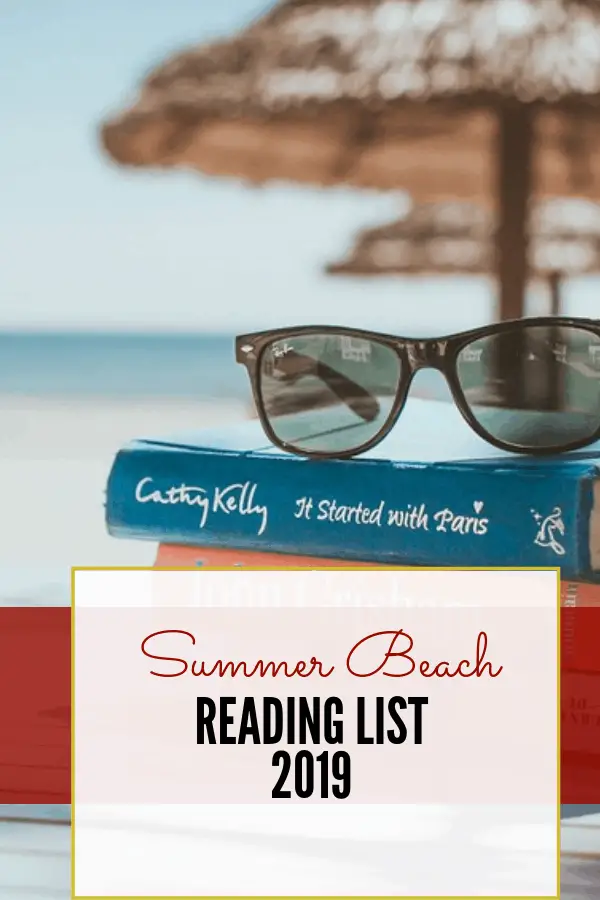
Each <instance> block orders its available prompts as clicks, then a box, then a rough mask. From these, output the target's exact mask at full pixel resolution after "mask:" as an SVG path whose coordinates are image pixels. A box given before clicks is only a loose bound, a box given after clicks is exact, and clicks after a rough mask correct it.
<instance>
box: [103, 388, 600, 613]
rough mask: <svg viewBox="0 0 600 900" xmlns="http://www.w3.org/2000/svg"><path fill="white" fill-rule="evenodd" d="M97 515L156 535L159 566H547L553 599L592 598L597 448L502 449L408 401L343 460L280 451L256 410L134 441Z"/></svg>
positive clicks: (111, 524)
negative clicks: (555, 572)
mask: <svg viewBox="0 0 600 900" xmlns="http://www.w3.org/2000/svg"><path fill="white" fill-rule="evenodd" d="M106 518H107V526H108V530H109V532H110V533H111V534H112V535H114V536H115V537H122V538H129V539H131V538H137V539H142V540H151V541H154V542H156V543H158V544H159V545H160V546H159V551H158V556H157V560H156V564H157V566H160V567H191V566H244V565H251V566H256V567H258V566H265V567H268V566H276V565H279V566H285V565H290V566H313V567H316V566H327V565H330V566H331V565H337V566H342V565H348V566H350V565H353V566H356V565H361V564H362V565H371V566H373V565H382V566H386V565H395V566H398V565H404V566H469V567H503V566H505V567H519V566H522V567H536V566H540V567H542V566H549V567H560V569H561V573H562V578H563V585H562V601H563V604H564V605H566V606H569V605H571V606H572V605H578V604H581V603H585V604H594V605H600V445H595V446H593V447H591V448H586V449H585V450H582V451H578V452H572V453H570V454H567V455H563V456H555V457H526V456H519V455H516V454H515V455H513V454H509V453H505V452H503V451H501V450H497V449H495V448H494V447H491V446H489V445H488V444H486V443H485V442H484V441H482V440H481V439H480V438H478V437H477V436H476V435H475V434H474V433H473V432H471V431H470V429H469V428H468V427H467V425H466V424H465V423H464V422H463V420H462V419H461V417H460V414H459V413H458V411H457V410H456V409H455V408H454V406H452V405H451V404H449V403H442V402H436V401H429V400H412V401H408V403H407V405H406V408H405V410H404V412H403V414H402V416H401V418H400V421H399V422H398V424H397V426H396V428H395V429H394V430H393V432H392V433H391V434H390V435H389V436H388V437H387V438H386V439H385V440H384V441H383V442H382V443H381V444H380V445H379V446H378V447H375V448H374V449H372V450H371V451H369V452H367V453H365V454H363V455H362V456H360V457H358V458H356V459H351V460H312V459H306V458H302V457H298V456H294V455H291V454H286V453H284V452H282V451H281V450H279V449H277V448H276V447H274V446H272V445H271V444H269V443H268V441H267V439H266V438H265V436H264V433H263V431H262V428H261V426H260V424H259V422H258V421H256V420H254V421H248V422H244V423H241V424H240V425H236V426H233V427H229V428H222V429H219V430H217V431H193V432H190V433H187V434H179V435H172V436H170V437H156V436H152V437H147V438H141V439H138V440H134V441H132V442H131V443H130V444H129V445H127V446H126V447H124V448H123V449H122V450H121V451H120V452H119V453H118V455H117V457H116V460H115V462H114V465H113V468H112V471H111V474H110V478H109V482H108V488H107V498H106Z"/></svg>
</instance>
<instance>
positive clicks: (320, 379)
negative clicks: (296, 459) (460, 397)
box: [259, 333, 401, 454]
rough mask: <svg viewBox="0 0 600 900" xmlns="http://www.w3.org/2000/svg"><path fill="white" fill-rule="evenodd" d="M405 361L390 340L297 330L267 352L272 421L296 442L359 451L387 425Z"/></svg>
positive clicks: (264, 383)
mask: <svg viewBox="0 0 600 900" xmlns="http://www.w3.org/2000/svg"><path fill="white" fill-rule="evenodd" d="M400 369H401V363H400V359H399V358H398V356H397V354H396V353H395V352H394V350H392V349H391V348H390V347H387V346H386V345H385V344H380V343H378V342H377V341H371V340H364V339H362V338H360V339H359V338H357V337H351V336H349V335H344V334H337V333H328V334H309V335H307V334H302V335H300V334H299V335H289V336H288V337H286V338H285V339H281V340H278V341H276V342H274V343H273V344H271V345H270V346H268V347H267V348H266V350H264V351H263V353H262V356H261V360H260V372H259V391H260V395H261V399H262V405H263V409H264V413H265V415H266V417H267V419H268V422H269V425H270V427H271V429H272V431H273V433H274V435H275V436H276V438H277V439H278V440H279V441H281V442H282V443H285V444H287V445H288V446H289V447H290V449H295V450H301V451H304V452H309V453H310V452H313V453H329V454H337V453H349V452H353V451H356V450H359V449H360V448H361V447H362V446H363V445H365V444H367V443H369V442H370V441H372V440H373V438H375V437H376V436H377V435H378V434H379V432H380V431H382V429H383V428H385V426H386V424H387V422H388V420H389V418H390V415H391V411H392V407H393V405H394V400H395V397H396V394H397V391H398V385H399V382H400V374H401V371H400Z"/></svg>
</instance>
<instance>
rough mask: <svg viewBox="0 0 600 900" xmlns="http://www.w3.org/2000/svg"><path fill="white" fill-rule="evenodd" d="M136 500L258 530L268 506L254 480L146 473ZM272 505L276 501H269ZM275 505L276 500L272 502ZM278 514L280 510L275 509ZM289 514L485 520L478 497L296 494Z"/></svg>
mask: <svg viewBox="0 0 600 900" xmlns="http://www.w3.org/2000/svg"><path fill="white" fill-rule="evenodd" d="M135 499H136V501H137V503H142V504H146V503H152V504H155V503H156V504H159V505H161V506H177V505H183V506H186V507H193V508H195V509H196V510H197V511H198V513H199V519H198V528H199V529H202V528H204V527H205V526H206V525H207V524H208V521H209V518H210V517H211V516H219V515H220V516H233V517H234V518H235V517H237V516H240V517H242V518H244V519H246V520H249V521H253V522H255V523H256V530H257V533H258V535H262V534H264V533H265V532H266V530H267V526H268V523H269V512H270V506H269V504H268V503H267V502H265V501H264V500H262V502H261V500H260V490H259V485H258V484H256V483H254V482H250V481H245V482H240V483H233V484H227V485H223V486H221V487H214V488H211V489H208V488H204V487H200V486H199V485H191V484H173V485H170V486H168V487H164V488H158V487H157V486H156V484H155V483H154V481H153V479H152V478H143V479H142V480H141V481H139V482H138V483H137V485H136V488H135ZM272 505H273V506H275V505H276V504H272ZM277 505H279V506H280V504H277ZM278 513H279V516H278V518H279V519H280V516H281V509H279V510H278ZM290 516H291V517H292V518H294V519H300V520H310V521H312V522H323V523H331V524H333V523H337V524H340V525H367V526H371V527H375V528H377V527H379V528H381V527H389V528H401V529H407V530H411V531H441V532H452V533H454V534H465V535H466V534H473V535H480V536H482V535H485V534H487V532H488V525H489V519H488V518H485V516H484V509H483V501H482V500H474V501H472V502H471V503H470V504H468V503H466V504H465V508H461V509H460V510H454V509H450V507H448V506H446V507H442V508H440V509H436V508H433V509H430V508H429V507H428V505H427V504H426V503H414V504H413V503H407V504H405V505H404V506H402V507H400V506H392V505H391V504H389V503H387V502H386V501H385V500H381V501H379V503H377V504H376V505H374V506H367V505H365V504H364V503H362V502H359V503H354V504H344V503H341V502H340V501H339V500H338V499H334V498H328V499H316V498H314V497H299V498H297V499H295V500H293V501H292V503H291V505H290Z"/></svg>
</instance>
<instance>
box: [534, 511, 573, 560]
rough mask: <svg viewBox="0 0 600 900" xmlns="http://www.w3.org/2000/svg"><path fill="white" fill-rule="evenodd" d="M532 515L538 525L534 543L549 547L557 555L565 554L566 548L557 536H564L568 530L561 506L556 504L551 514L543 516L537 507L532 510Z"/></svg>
mask: <svg viewBox="0 0 600 900" xmlns="http://www.w3.org/2000/svg"><path fill="white" fill-rule="evenodd" d="M531 515H532V516H533V518H534V520H535V521H536V522H537V525H538V530H537V534H536V536H535V538H534V541H533V543H534V544H537V546H538V547H548V548H549V549H550V550H553V551H554V553H556V555H557V556H564V555H565V548H564V547H563V545H562V544H561V542H560V541H559V539H558V537H557V535H560V536H561V537H564V535H565V530H566V529H565V523H564V522H563V519H562V510H561V508H560V506H555V507H554V509H553V510H552V512H551V513H550V515H549V516H543V515H542V514H541V513H539V512H538V511H537V510H535V509H532V510H531Z"/></svg>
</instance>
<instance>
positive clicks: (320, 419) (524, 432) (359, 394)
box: [236, 317, 600, 459]
mask: <svg viewBox="0 0 600 900" xmlns="http://www.w3.org/2000/svg"><path fill="white" fill-rule="evenodd" d="M236 359H237V361H238V362H239V363H241V364H242V365H244V366H246V369H247V370H248V374H249V376H250V381H251V385H252V392H253V395H254V400H255V403H256V408H257V411H258V415H259V418H260V421H261V423H262V426H263V428H264V430H265V432H266V434H267V436H268V437H269V439H270V440H271V441H272V442H273V443H274V444H276V445H277V446H278V447H281V448H282V449H283V450H286V451H289V452H292V453H297V454H300V455H301V456H311V457H318V458H321V459H327V458H338V459H339V458H347V457H350V456H355V455H357V454H359V453H363V452H364V451H365V450H368V449H369V448H371V447H374V446H375V445H376V444H378V443H379V442H380V441H382V440H383V438H384V437H385V436H386V435H387V434H388V433H389V431H390V430H391V428H392V427H393V425H394V423H395V422H396V420H397V419H398V417H399V415H400V413H401V412H402V409H403V407H404V403H405V401H406V397H407V395H408V392H409V388H410V385H411V382H412V380H413V378H414V376H415V374H416V373H417V372H418V371H419V370H420V369H437V370H438V371H439V372H441V373H442V375H444V376H445V378H446V381H447V383H448V385H449V387H450V391H451V392H452V396H453V398H454V402H455V403H456V405H457V407H458V409H459V410H460V412H461V414H462V416H463V418H464V419H465V420H466V422H467V423H468V424H469V425H470V426H471V428H472V429H473V431H475V432H476V433H477V434H478V435H479V436H480V437H482V438H483V439H484V440H486V441H487V442H488V443H490V444H493V445H494V446H495V447H499V448H500V449H502V450H508V451H511V452H513V453H529V454H534V455H544V454H550V453H562V452H565V451H567V450H575V449H577V448H578V447H584V446H586V445H587V444H591V443H592V442H594V441H595V440H597V439H598V438H600V322H596V321H594V320H593V319H571V318H563V317H552V318H531V319H521V320H515V321H509V322H501V323H498V324H496V325H490V326H488V327H485V328H475V329H473V330H472V331H465V332H461V333H460V334H452V335H448V336H446V337H440V338H432V339H427V340H421V339H414V338H406V337H397V336H395V335H391V334H378V333H377V332H373V331H359V330H356V329H352V328H334V327H329V326H324V327H317V326H311V327H308V328H301V327H300V328H285V329H278V330H274V331H263V332H258V333H256V334H245V335H241V336H239V337H237V338H236ZM440 437H441V438H442V437H443V436H442V435H440Z"/></svg>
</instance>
